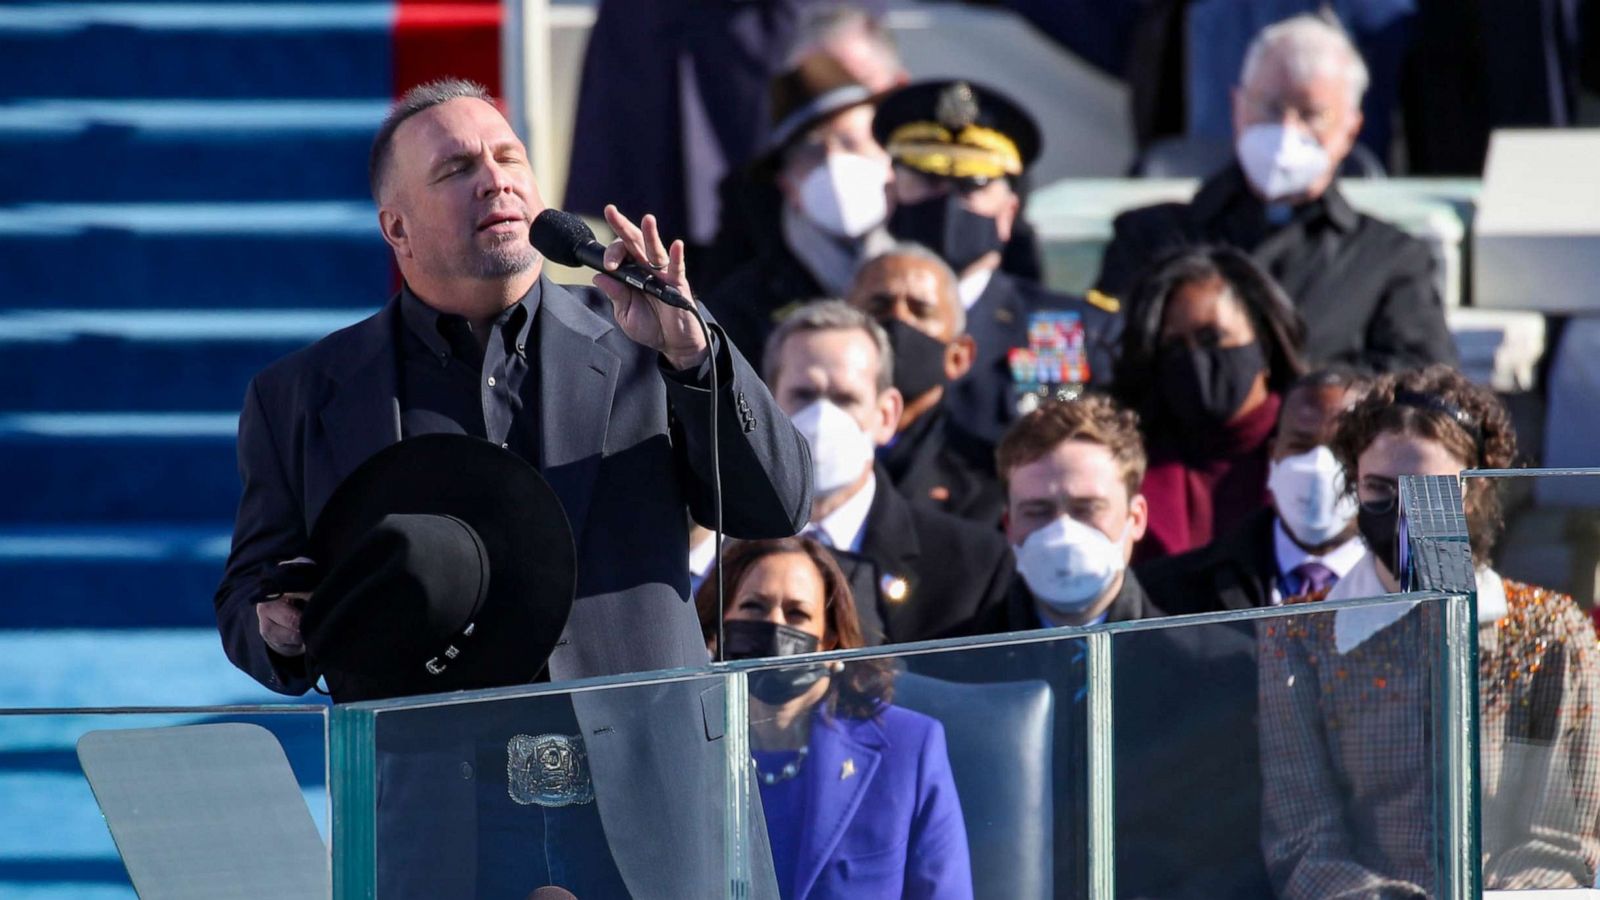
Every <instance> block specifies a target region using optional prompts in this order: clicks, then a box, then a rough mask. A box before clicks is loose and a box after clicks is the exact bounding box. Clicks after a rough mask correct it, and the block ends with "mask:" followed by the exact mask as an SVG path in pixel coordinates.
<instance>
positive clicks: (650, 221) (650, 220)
mask: <svg viewBox="0 0 1600 900" xmlns="http://www.w3.org/2000/svg"><path fill="white" fill-rule="evenodd" d="M644 249H645V258H644V261H645V262H646V263H648V264H649V265H650V267H651V268H655V269H664V268H666V267H667V266H669V265H671V258H670V257H669V255H668V253H667V246H666V245H665V244H663V243H662V242H661V226H660V224H659V223H658V222H656V217H655V216H653V215H650V214H648V213H647V214H645V217H644Z"/></svg>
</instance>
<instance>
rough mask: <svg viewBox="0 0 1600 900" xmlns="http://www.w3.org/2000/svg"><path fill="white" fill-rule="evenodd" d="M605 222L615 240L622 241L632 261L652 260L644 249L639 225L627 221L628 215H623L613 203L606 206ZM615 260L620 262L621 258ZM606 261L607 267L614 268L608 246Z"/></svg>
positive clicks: (646, 261)
mask: <svg viewBox="0 0 1600 900" xmlns="http://www.w3.org/2000/svg"><path fill="white" fill-rule="evenodd" d="M606 223H607V224H609V225H610V226H611V230H612V231H614V232H616V234H617V240H618V241H620V242H621V243H622V246H623V247H625V248H627V253H628V255H629V256H631V257H633V259H634V262H641V263H646V264H648V263H650V262H651V261H652V260H651V259H650V257H649V256H648V255H647V252H646V250H645V242H644V232H643V231H640V230H639V226H637V225H635V224H633V223H632V222H631V221H629V220H628V217H627V216H625V215H623V214H622V213H621V211H619V210H618V209H617V207H616V206H615V205H608V206H607V207H606ZM613 246H615V245H613ZM615 262H617V263H621V262H622V259H621V258H620V257H619V258H617V259H616V260H615ZM606 263H607V265H608V266H609V267H611V268H615V266H614V265H612V256H611V248H609V247H608V248H607V249H606Z"/></svg>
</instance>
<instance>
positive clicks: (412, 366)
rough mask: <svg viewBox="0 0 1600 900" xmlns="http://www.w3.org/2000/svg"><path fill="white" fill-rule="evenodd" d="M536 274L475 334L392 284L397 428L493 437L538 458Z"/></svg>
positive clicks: (532, 459)
mask: <svg viewBox="0 0 1600 900" xmlns="http://www.w3.org/2000/svg"><path fill="white" fill-rule="evenodd" d="M540 292H541V291H540V286H539V282H537V281H536V282H534V285H533V287H532V289H530V290H529V291H528V293H527V294H526V295H525V296H524V297H523V298H522V299H521V300H519V301H517V302H516V303H515V304H512V305H511V306H509V307H507V308H506V310H505V311H504V312H503V313H501V314H500V316H499V318H497V319H495V320H494V322H493V323H492V324H491V325H490V333H489V335H488V339H487V340H484V341H479V340H478V338H477V336H475V335H473V333H472V326H471V324H470V323H469V322H468V321H467V320H466V318H464V317H462V316H459V315H454V314H451V313H442V312H440V311H438V310H436V309H434V308H433V307H431V306H429V305H427V304H426V303H424V302H422V300H420V299H419V298H418V297H417V296H416V295H415V294H413V293H412V292H411V289H410V288H409V287H402V288H401V289H400V316H401V321H402V323H403V327H402V329H401V331H402V334H401V335H399V337H400V347H401V353H400V431H401V436H402V437H411V436H413V435H418V434H434V433H439V432H447V433H456V434H470V435H474V436H476V437H481V438H485V439H487V440H490V441H493V442H495V443H497V444H499V445H501V446H502V447H505V448H507V449H509V450H511V451H512V452H514V453H516V454H517V455H518V456H521V457H522V458H523V459H525V460H527V461H528V462H529V463H531V464H533V465H535V466H537V465H539V455H540V449H541V448H540V441H539V369H538V366H536V365H533V364H531V362H530V360H529V352H530V351H532V350H534V349H535V344H536V341H537V329H536V328H535V327H534V323H535V320H536V319H537V313H538V311H539V299H540Z"/></svg>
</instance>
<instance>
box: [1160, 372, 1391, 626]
mask: <svg viewBox="0 0 1600 900" xmlns="http://www.w3.org/2000/svg"><path fill="white" fill-rule="evenodd" d="M1366 387H1367V379H1366V377H1365V376H1363V375H1361V374H1360V373H1358V372H1356V371H1354V370H1352V369H1347V368H1345V369H1341V368H1330V369H1322V370H1319V371H1316V372H1312V373H1310V374H1308V375H1305V376H1304V377H1302V378H1301V379H1300V380H1298V381H1296V382H1295V383H1294V385H1293V386H1291V387H1290V388H1289V390H1288V391H1287V392H1286V393H1285V394H1284V397H1283V406H1282V407H1281V408H1280V410H1279V412H1278V433H1277V434H1276V435H1275V436H1274V437H1273V438H1272V447H1271V457H1272V463H1271V469H1270V470H1269V472H1270V474H1269V475H1268V478H1267V485H1268V487H1269V488H1270V489H1271V491H1272V505H1271V506H1270V507H1268V508H1266V509H1263V510H1261V511H1260V512H1259V513H1256V514H1255V515H1253V516H1251V517H1250V518H1249V519H1248V520H1246V521H1245V522H1244V524H1242V525H1240V526H1239V527H1238V528H1235V529H1234V530H1233V531H1231V532H1229V533H1227V534H1224V535H1222V536H1221V537H1219V538H1217V539H1216V540H1215V541H1213V542H1212V543H1211V544H1209V545H1208V546H1205V547H1201V548H1199V549H1196V550H1191V551H1189V552H1188V553H1181V554H1179V555H1177V556H1170V557H1167V558H1165V559H1159V560H1155V561H1153V562H1150V563H1146V564H1145V565H1142V566H1140V567H1139V577H1140V578H1142V579H1143V580H1144V583H1145V586H1146V588H1147V589H1148V590H1149V591H1150V596H1152V597H1154V598H1155V601H1156V603H1157V604H1158V605H1160V606H1161V608H1162V609H1164V610H1166V611H1167V612H1168V613H1170V614H1172V615H1181V614H1185V613H1199V612H1218V611H1221V610H1225V609H1252V608H1255V607H1261V606H1277V605H1278V604H1280V603H1282V602H1283V601H1284V599H1285V598H1288V597H1293V596H1295V595H1297V594H1303V593H1308V592H1311V591H1317V590H1326V589H1328V588H1330V587H1332V586H1333V585H1334V584H1335V583H1336V582H1337V581H1338V580H1339V579H1340V578H1343V577H1344V576H1345V574H1346V573H1348V572H1349V571H1350V570H1351V569H1352V568H1354V567H1355V564H1356V563H1357V562H1359V561H1360V559H1361V557H1362V556H1363V555H1365V553H1366V547H1365V546H1364V545H1363V544H1362V542H1361V539H1360V537H1359V536H1358V535H1357V534H1356V509H1355V501H1354V498H1353V496H1351V495H1348V494H1346V493H1344V474H1343V471H1342V470H1341V469H1340V468H1339V466H1338V463H1337V461H1336V460H1335V459H1334V458H1333V452H1332V451H1331V450H1330V449H1328V443H1329V441H1331V440H1332V439H1333V432H1334V428H1335V427H1336V426H1337V424H1338V421H1339V415H1340V413H1342V412H1344V411H1345V410H1346V409H1349V408H1350V407H1351V406H1352V405H1353V404H1354V403H1355V402H1356V401H1357V400H1359V399H1360V398H1361V396H1362V394H1363V393H1365V391H1366Z"/></svg>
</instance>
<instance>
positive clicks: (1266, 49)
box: [1239, 13, 1371, 109]
mask: <svg viewBox="0 0 1600 900" xmlns="http://www.w3.org/2000/svg"><path fill="white" fill-rule="evenodd" d="M1268 54H1271V55H1272V56H1273V58H1275V59H1280V60H1282V61H1283V63H1284V64H1285V65H1286V66H1288V68H1289V76H1290V77H1291V78H1293V79H1294V80H1295V81H1296V82H1299V83H1305V82H1307V81H1310V80H1311V79H1313V78H1315V77H1317V76H1318V75H1321V74H1322V73H1324V72H1327V71H1329V70H1331V69H1338V68H1340V67H1343V74H1344V76H1345V79H1346V82H1347V83H1348V85H1349V88H1350V108H1351V109H1360V108H1361V98H1362V97H1364V96H1366V93H1367V83H1368V81H1369V80H1370V78H1371V76H1369V75H1368V74H1367V63H1366V61H1365V60H1363V59H1362V58H1361V51H1359V50H1357V49H1356V45H1355V44H1353V43H1351V42H1350V36H1349V35H1348V34H1346V33H1345V30H1344V29H1343V28H1341V27H1340V26H1339V24H1338V22H1337V20H1335V21H1329V20H1328V19H1325V18H1323V17H1322V16H1319V15H1315V14H1313V13H1305V14H1302V15H1298V16H1294V17H1293V18H1289V19H1284V20H1283V21H1282V22H1279V23H1277V24H1275V25H1269V26H1267V27H1266V28H1263V29H1262V30H1261V33H1260V34H1258V35H1256V38H1255V40H1253V41H1251V42H1250V49H1249V50H1247V51H1245V54H1244V67H1243V68H1242V69H1240V71H1239V84H1240V85H1248V84H1249V83H1250V81H1251V79H1253V78H1254V77H1255V75H1256V73H1257V72H1259V71H1260V69H1261V65H1262V63H1263V62H1264V61H1265V60H1266V58H1267V56H1268Z"/></svg>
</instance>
